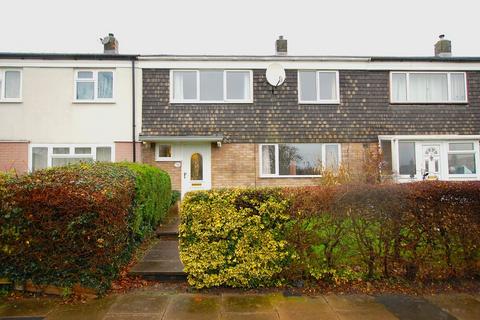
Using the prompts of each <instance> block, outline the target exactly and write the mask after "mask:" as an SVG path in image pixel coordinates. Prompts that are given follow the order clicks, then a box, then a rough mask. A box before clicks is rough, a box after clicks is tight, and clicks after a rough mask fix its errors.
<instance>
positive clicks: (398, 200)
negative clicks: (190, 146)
mask: <svg viewBox="0 0 480 320" xmlns="http://www.w3.org/2000/svg"><path fill="white" fill-rule="evenodd" d="M181 218H182V224H181V234H180V236H181V242H180V244H181V258H182V261H183V262H184V264H185V270H186V272H187V273H188V277H189V282H190V284H192V285H193V286H196V287H199V288H201V287H210V286H221V285H227V286H239V287H254V286H264V285H272V284H278V283H289V282H290V283H291V282H295V281H298V280H302V281H305V280H306V281H313V282H315V281H328V282H332V283H335V284H338V283H344V282H348V281H357V280H358V279H380V278H381V279H392V278H395V279H402V281H426V280H445V279H451V278H474V277H478V276H480V182H421V183H410V184H389V185H357V186H331V187H325V186H319V187H305V188H286V189H282V190H280V189H254V190H249V189H234V190H221V191H209V192H198V193H192V194H189V195H187V197H186V198H185V200H184V202H183V205H182V210H181ZM245 241H246V242H247V243H248V248H249V249H246V247H244V246H243V243H244V242H245ZM243 255H245V256H246V257H244V256H243ZM249 269H250V270H251V271H248V270H249Z"/></svg>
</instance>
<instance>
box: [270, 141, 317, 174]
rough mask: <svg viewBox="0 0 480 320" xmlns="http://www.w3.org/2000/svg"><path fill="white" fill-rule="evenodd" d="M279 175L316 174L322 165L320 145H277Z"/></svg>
mask: <svg viewBox="0 0 480 320" xmlns="http://www.w3.org/2000/svg"><path fill="white" fill-rule="evenodd" d="M278 158H279V159H278V165H279V171H280V172H279V174H280V175H281V176H301V175H318V174H319V173H320V169H321V165H322V145H321V144H318V143H289V144H279V145H278Z"/></svg>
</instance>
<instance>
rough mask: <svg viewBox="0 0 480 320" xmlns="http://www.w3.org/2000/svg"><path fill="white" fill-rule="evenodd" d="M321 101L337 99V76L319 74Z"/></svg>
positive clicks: (326, 73) (331, 73) (328, 73)
mask: <svg viewBox="0 0 480 320" xmlns="http://www.w3.org/2000/svg"><path fill="white" fill-rule="evenodd" d="M318 81H319V86H320V100H336V99H337V75H336V74H335V73H333V72H319V73H318Z"/></svg>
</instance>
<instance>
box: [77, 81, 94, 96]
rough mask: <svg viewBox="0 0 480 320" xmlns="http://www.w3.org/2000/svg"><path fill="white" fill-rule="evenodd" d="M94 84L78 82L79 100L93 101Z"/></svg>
mask: <svg viewBox="0 0 480 320" xmlns="http://www.w3.org/2000/svg"><path fill="white" fill-rule="evenodd" d="M93 91H94V85H93V82H77V100H93V98H94V94H93Z"/></svg>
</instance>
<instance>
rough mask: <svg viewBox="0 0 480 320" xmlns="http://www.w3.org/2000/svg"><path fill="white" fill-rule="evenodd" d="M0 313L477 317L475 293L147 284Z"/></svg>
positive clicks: (73, 317) (382, 319) (339, 319)
mask: <svg viewBox="0 0 480 320" xmlns="http://www.w3.org/2000/svg"><path fill="white" fill-rule="evenodd" d="M17 317H22V318H17ZM0 319H49V320H54V319H58V320H63V319H65V320H66V319H69V320H77V319H91V320H96V319H98V320H100V319H105V320H114V319H115V320H123V319H133V320H136V319H138V320H140V319H142V320H147V319H159V320H160V319H162V320H174V319H177V320H184V319H185V320H187V319H188V320H196V319H201V320H203V319H205V320H210V319H215V320H217V319H218V320H221V319H225V320H228V319H232V320H233V319H258V320H262V319H265V320H273V319H275V320H284V319H285V320H310V319H324V320H350V319H372V320H389V319H415V320H422V319H428V320H434V319H445V320H450V319H465V320H478V319H480V294H476V295H475V294H473V295H472V294H465V293H449V294H438V295H426V296H408V295H377V296H370V295H334V294H327V295H318V296H284V295H282V293H281V292H276V293H265V294H251V293H230V292H228V293H214V294H205V293H186V292H185V291H184V290H183V291H182V290H159V289H155V288H148V289H141V290H136V291H132V292H129V293H125V294H116V295H110V296H106V297H103V298H99V299H94V300H90V301H88V302H86V303H75V304H64V303H63V302H62V300H60V299H56V298H51V297H50V298H48V297H41V298H24V299H20V300H16V301H8V300H5V299H3V300H0Z"/></svg>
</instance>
